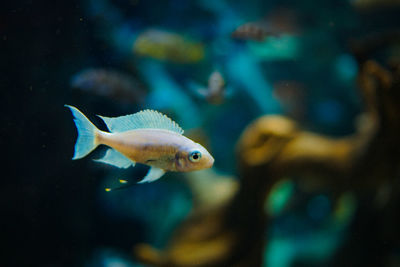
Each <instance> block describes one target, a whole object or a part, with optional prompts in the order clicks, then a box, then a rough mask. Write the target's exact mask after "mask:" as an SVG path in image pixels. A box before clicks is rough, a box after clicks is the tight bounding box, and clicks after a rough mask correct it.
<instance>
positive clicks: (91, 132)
mask: <svg viewBox="0 0 400 267" xmlns="http://www.w3.org/2000/svg"><path fill="white" fill-rule="evenodd" d="M65 107H67V108H69V109H70V110H71V112H72V115H73V116H74V122H75V126H76V128H77V130H78V138H77V140H76V144H75V154H74V157H73V158H72V159H80V158H83V157H84V156H86V155H87V154H89V153H90V152H91V151H92V150H94V149H95V148H96V147H97V146H98V144H97V143H96V132H98V131H99V130H98V129H97V128H96V126H94V125H93V123H91V122H90V121H89V119H88V118H86V116H85V115H83V113H82V112H80V111H79V110H78V109H77V108H76V107H73V106H69V105H65Z"/></svg>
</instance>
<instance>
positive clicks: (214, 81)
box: [196, 71, 226, 105]
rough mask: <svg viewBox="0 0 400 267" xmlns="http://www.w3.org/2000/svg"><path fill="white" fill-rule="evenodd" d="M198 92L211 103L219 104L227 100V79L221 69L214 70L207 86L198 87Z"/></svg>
mask: <svg viewBox="0 0 400 267" xmlns="http://www.w3.org/2000/svg"><path fill="white" fill-rule="evenodd" d="M196 91H197V94H198V95H200V96H202V97H204V98H205V99H206V100H207V101H208V102H209V103H210V104H214V105H218V104H221V103H222V102H223V101H224V100H225V96H226V87H225V80H224V78H223V77H222V75H221V73H220V72H219V71H214V72H213V73H211V75H210V77H209V78H208V87H207V88H203V87H200V88H197V90H196Z"/></svg>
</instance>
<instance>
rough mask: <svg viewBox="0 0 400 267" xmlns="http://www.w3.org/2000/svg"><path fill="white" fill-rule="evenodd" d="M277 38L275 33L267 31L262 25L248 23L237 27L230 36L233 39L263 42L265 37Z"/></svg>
mask: <svg viewBox="0 0 400 267" xmlns="http://www.w3.org/2000/svg"><path fill="white" fill-rule="evenodd" d="M271 36H274V37H277V36H278V34H277V33H276V32H273V31H270V30H268V29H267V28H266V27H265V26H264V25H263V24H262V23H258V22H248V23H245V24H243V25H240V26H239V27H237V28H236V29H235V30H234V31H233V32H232V34H231V37H232V38H233V39H240V40H253V41H257V42H263V41H264V40H265V38H267V37H271Z"/></svg>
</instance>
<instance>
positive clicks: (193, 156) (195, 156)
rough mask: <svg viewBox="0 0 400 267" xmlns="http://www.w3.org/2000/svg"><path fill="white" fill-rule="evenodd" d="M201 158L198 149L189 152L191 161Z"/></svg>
mask: <svg viewBox="0 0 400 267" xmlns="http://www.w3.org/2000/svg"><path fill="white" fill-rule="evenodd" d="M200 159H201V153H200V151H197V150H195V151H193V152H191V153H190V154H189V160H190V161H191V162H198V161H199V160H200Z"/></svg>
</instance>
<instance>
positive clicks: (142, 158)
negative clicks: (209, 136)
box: [65, 105, 214, 191]
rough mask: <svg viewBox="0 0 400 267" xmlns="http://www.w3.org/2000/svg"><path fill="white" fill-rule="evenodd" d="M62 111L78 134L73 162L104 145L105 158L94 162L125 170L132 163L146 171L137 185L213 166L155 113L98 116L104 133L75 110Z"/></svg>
mask: <svg viewBox="0 0 400 267" xmlns="http://www.w3.org/2000/svg"><path fill="white" fill-rule="evenodd" d="M65 107H67V108H69V109H70V111H71V112H72V115H73V117H74V122H75V126H76V128H77V130H78V138H77V140H76V144H75V151H74V156H73V158H72V159H73V160H77V159H81V158H83V157H85V156H87V155H88V154H89V153H90V152H92V151H93V150H94V149H95V148H96V147H97V146H99V145H106V146H108V147H109V148H108V150H107V151H106V153H105V155H104V156H103V157H102V158H100V159H96V160H95V161H97V162H101V163H105V164H110V165H113V166H116V167H118V168H125V169H126V168H129V167H131V166H135V164H136V163H141V164H145V165H148V166H149V167H150V169H149V171H148V173H147V174H146V176H145V177H144V178H143V179H142V180H141V181H139V183H146V182H153V181H156V180H158V179H159V178H161V177H162V176H163V175H164V174H165V173H166V172H168V171H169V172H190V171H196V170H202V169H207V168H211V167H212V166H213V164H214V158H213V157H212V156H211V154H210V153H209V152H208V151H207V149H205V148H204V147H203V146H202V145H200V144H198V143H195V142H194V141H192V140H191V139H189V138H187V137H185V136H184V135H183V132H184V131H183V129H182V128H181V127H180V126H179V125H178V124H177V123H176V122H174V121H173V120H171V119H170V118H169V117H167V116H166V115H164V114H162V113H160V112H158V111H156V110H149V109H147V110H143V111H139V112H137V113H134V114H131V115H126V116H120V117H104V116H99V117H100V118H101V119H102V120H103V121H104V123H105V124H106V126H107V128H108V130H109V132H106V131H101V130H99V129H98V128H97V127H96V126H95V125H94V124H93V123H92V122H90V120H89V119H88V118H87V117H86V116H85V115H84V114H83V113H82V112H81V111H79V110H78V109H77V108H76V107H74V106H70V105H65ZM126 182H127V181H126V180H122V181H121V183H122V184H126ZM110 190H111V189H110V188H107V189H106V191H110Z"/></svg>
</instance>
